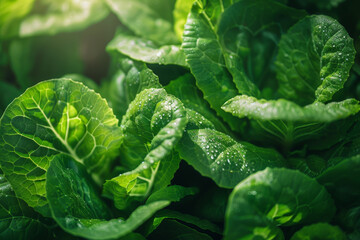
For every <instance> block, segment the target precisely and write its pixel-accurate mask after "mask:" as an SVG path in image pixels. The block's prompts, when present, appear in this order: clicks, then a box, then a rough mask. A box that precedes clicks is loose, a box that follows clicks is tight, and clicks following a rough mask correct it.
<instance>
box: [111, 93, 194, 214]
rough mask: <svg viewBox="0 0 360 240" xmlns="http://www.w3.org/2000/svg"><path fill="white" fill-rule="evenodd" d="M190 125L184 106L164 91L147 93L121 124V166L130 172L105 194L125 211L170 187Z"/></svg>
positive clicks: (135, 104)
mask: <svg viewBox="0 0 360 240" xmlns="http://www.w3.org/2000/svg"><path fill="white" fill-rule="evenodd" d="M186 123H187V118H186V111H185V108H184V107H183V105H182V103H181V102H180V101H179V100H178V99H177V98H175V97H173V96H171V95H168V94H167V93H166V91H165V90H164V89H154V88H151V89H145V90H144V91H142V92H141V93H140V94H138V95H137V96H136V98H135V100H134V101H133V102H132V103H131V104H130V106H129V108H128V111H127V113H126V115H125V116H124V117H123V120H122V122H121V130H122V134H123V135H124V142H123V144H122V146H121V164H122V166H124V167H125V169H126V170H128V172H125V173H123V174H120V175H119V176H117V177H115V178H113V179H111V180H109V181H107V182H106V183H105V185H104V194H105V196H107V197H110V198H113V199H114V201H115V205H116V206H117V207H118V208H120V209H123V208H125V207H126V205H127V204H128V201H131V199H132V198H134V199H136V198H139V199H141V200H143V199H144V198H146V197H148V196H149V195H150V193H151V191H153V190H155V191H156V190H158V189H160V188H163V187H165V186H167V185H168V184H169V183H170V181H171V179H172V178H173V175H174V173H175V171H176V170H177V169H178V167H179V162H180V158H179V157H178V154H177V153H176V152H175V151H174V147H175V144H176V143H177V142H178V141H179V139H180V138H181V136H182V134H183V132H184V129H185V126H186Z"/></svg>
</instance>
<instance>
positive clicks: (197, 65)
mask: <svg viewBox="0 0 360 240" xmlns="http://www.w3.org/2000/svg"><path fill="white" fill-rule="evenodd" d="M226 2H227V1H226ZM203 7H204V6H203V4H201V1H197V2H196V4H194V6H193V7H192V9H191V12H190V14H189V16H188V19H187V22H186V24H185V30H184V34H183V44H182V49H183V51H184V53H185V55H186V60H187V62H188V64H189V66H190V69H191V72H192V74H193V75H194V77H195V79H196V84H197V86H198V87H199V88H200V90H201V91H202V92H203V93H204V99H205V100H206V101H208V102H209V103H210V106H211V107H212V108H213V109H215V110H216V112H217V114H219V115H220V116H221V117H222V118H224V120H225V121H226V122H228V123H229V125H230V126H231V128H232V129H236V130H239V131H240V128H239V125H240V124H238V120H237V119H236V118H234V117H233V116H231V114H229V113H225V112H224V111H223V110H222V109H221V106H222V105H223V103H225V102H226V101H227V100H229V99H230V98H233V97H235V96H236V95H237V93H238V91H237V89H236V86H235V84H234V83H233V82H232V79H231V77H230V74H229V73H228V71H227V69H226V66H225V61H224V57H223V54H222V51H221V47H220V44H219V42H218V37H217V35H216V31H215V27H214V26H213V23H212V19H210V18H211V17H214V18H217V17H218V16H219V15H220V14H221V12H219V11H221V6H220V5H219V2H218V1H209V3H208V5H207V8H206V9H204V8H203Z"/></svg>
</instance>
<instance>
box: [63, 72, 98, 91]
mask: <svg viewBox="0 0 360 240" xmlns="http://www.w3.org/2000/svg"><path fill="white" fill-rule="evenodd" d="M62 78H69V79H71V80H73V81H75V82H81V83H82V84H84V85H85V86H87V87H88V88H90V89H92V90H94V91H95V92H98V91H99V86H98V85H97V84H96V82H94V80H92V79H90V78H88V77H86V76H84V75H81V74H77V73H69V74H65V75H64V76H62Z"/></svg>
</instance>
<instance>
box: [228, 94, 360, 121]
mask: <svg viewBox="0 0 360 240" xmlns="http://www.w3.org/2000/svg"><path fill="white" fill-rule="evenodd" d="M222 109H223V110H224V111H226V112H229V113H231V114H233V115H234V116H236V117H239V118H244V117H248V118H250V119H255V120H263V121H268V120H283V121H294V122H296V121H297V122H332V121H335V120H339V119H343V118H347V117H348V116H350V115H354V114H356V113H358V112H359V111H360V104H359V101H357V100H355V99H346V100H344V101H342V102H331V103H328V104H324V103H321V102H316V103H313V104H309V105H307V106H305V107H301V106H299V105H298V104H296V103H295V102H292V101H288V100H286V99H278V100H265V99H256V98H254V97H250V96H247V95H239V96H236V97H234V98H232V99H230V100H229V101H227V102H226V103H225V104H224V105H223V106H222Z"/></svg>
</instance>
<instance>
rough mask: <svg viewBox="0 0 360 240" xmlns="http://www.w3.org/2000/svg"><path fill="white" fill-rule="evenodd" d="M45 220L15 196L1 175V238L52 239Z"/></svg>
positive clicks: (49, 227) (50, 230) (49, 228)
mask: <svg viewBox="0 0 360 240" xmlns="http://www.w3.org/2000/svg"><path fill="white" fill-rule="evenodd" d="M44 220H45V219H44V218H42V217H41V215H40V214H39V213H36V212H35V211H34V210H33V209H31V208H30V207H29V206H27V205H26V203H25V202H24V201H22V200H21V199H18V198H17V197H16V196H15V193H14V192H13V190H12V188H11V185H10V183H9V182H7V181H6V179H5V177H4V176H3V174H2V173H1V174H0V238H1V239H48V238H49V239H50V238H51V237H52V229H51V226H49V225H47V224H46V222H45V221H44ZM48 222H49V221H48ZM49 224H50V222H49Z"/></svg>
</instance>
